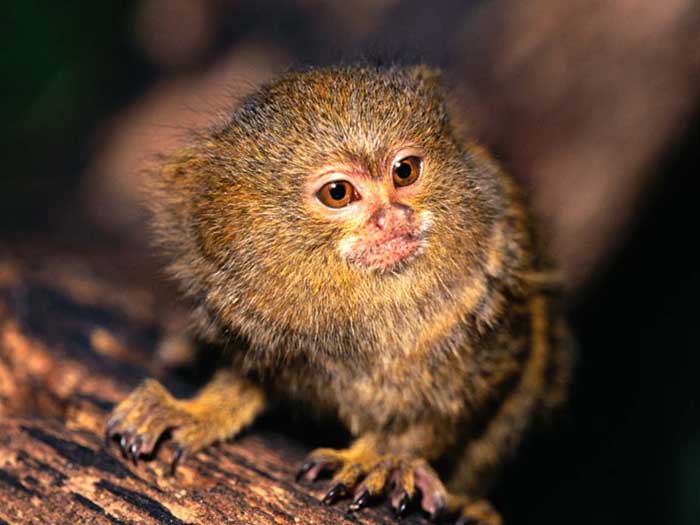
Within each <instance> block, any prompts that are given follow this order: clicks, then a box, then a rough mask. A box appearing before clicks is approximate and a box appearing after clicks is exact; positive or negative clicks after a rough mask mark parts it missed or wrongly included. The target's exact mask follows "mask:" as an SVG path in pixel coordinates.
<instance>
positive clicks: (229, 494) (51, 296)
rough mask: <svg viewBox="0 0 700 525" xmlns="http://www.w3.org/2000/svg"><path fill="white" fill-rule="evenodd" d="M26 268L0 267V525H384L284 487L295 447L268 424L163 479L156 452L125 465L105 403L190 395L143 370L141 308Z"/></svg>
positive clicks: (138, 297)
mask: <svg viewBox="0 0 700 525" xmlns="http://www.w3.org/2000/svg"><path fill="white" fill-rule="evenodd" d="M81 264H82V263H81ZM26 266H27V265H26V264H24V263H21V264H20V263H18V262H17V261H12V260H10V259H9V258H0V525H5V524H8V523H9V524H12V525H19V524H29V523H31V524H33V523H37V524H38V523H41V524H45V523H51V524H63V523H65V524H80V523H90V524H123V523H144V524H173V525H181V524H194V523H197V524H220V523H236V524H255V525H258V524H260V525H262V524H292V523H301V524H309V525H313V524H319V525H321V524H343V523H359V524H368V525H369V524H380V523H381V524H390V523H392V524H393V523H395V520H394V519H393V517H392V516H391V514H390V513H389V510H388V509H387V508H386V507H385V506H384V505H378V506H376V507H374V508H369V509H365V510H363V511H361V512H359V513H356V514H348V513H347V512H346V508H347V503H346V502H345V503H343V502H341V503H340V504H338V505H336V506H333V507H328V506H324V505H321V504H320V497H322V495H323V493H324V492H323V489H327V488H328V487H327V485H326V484H323V483H321V484H319V485H314V486H311V485H308V484H298V483H296V482H295V481H294V474H295V471H296V469H297V467H298V466H299V464H300V461H301V460H302V459H303V456H304V454H305V453H306V452H308V450H307V448H308V447H305V446H304V445H302V444H301V443H299V442H297V441H296V440H295V439H294V438H292V437H289V433H288V432H287V431H288V430H293V429H288V428H284V427H280V425H279V424H277V426H275V420H273V421H272V429H265V428H258V427H253V429H251V430H250V431H248V432H247V433H245V435H244V436H242V437H241V438H239V439H236V440H234V441H232V442H227V443H221V444H219V445H216V446H213V447H210V448H209V449H207V450H206V451H204V452H201V453H198V454H196V455H195V456H194V457H189V458H187V459H186V460H185V462H184V463H183V464H181V465H180V466H179V467H178V470H177V473H176V475H175V476H174V477H173V476H170V475H169V461H168V460H169V458H170V454H171V453H172V447H171V446H170V445H169V444H168V443H167V441H166V442H165V443H164V444H163V446H161V447H160V450H159V451H158V453H157V454H156V457H155V458H153V459H151V460H148V461H141V462H139V464H138V465H137V466H134V465H133V464H131V463H129V462H128V461H126V460H125V459H123V458H122V457H121V455H119V453H118V451H117V447H116V446H115V445H114V444H112V446H107V445H106V444H105V443H104V439H103V433H104V426H105V419H106V416H107V414H108V413H109V411H110V409H111V407H112V406H113V405H114V403H116V402H118V401H119V400H121V399H123V398H124V396H126V395H127V394H128V393H129V392H130V391H131V390H132V389H133V388H134V387H135V386H136V385H137V384H138V383H139V382H140V381H141V380H142V379H144V378H145V377H147V376H149V375H156V376H159V375H160V376H161V377H159V379H161V380H163V381H164V382H165V383H166V384H167V385H168V386H169V387H170V388H171V389H173V390H174V391H175V392H180V393H187V392H188V391H189V392H191V391H192V389H193V387H192V385H189V384H187V383H185V382H183V381H178V380H177V379H174V378H173V377H172V375H170V376H169V375H167V374H165V375H163V374H162V373H161V372H160V371H159V367H158V365H157V364H156V365H154V364H153V363H154V362H155V363H157V360H156V359H155V357H154V354H153V348H155V346H156V342H157V340H158V338H159V330H160V329H161V328H160V326H159V325H158V323H157V322H156V321H155V319H156V317H155V316H154V308H153V306H152V304H153V303H152V302H151V298H150V296H149V295H148V293H146V292H144V290H139V289H128V287H123V286H120V285H118V283H116V282H111V280H110V279H104V278H99V277H95V275H94V274H92V273H91V272H90V271H89V270H85V268H83V270H78V271H74V270H71V269H70V267H73V266H76V265H73V264H67V265H66V266H67V267H69V269H68V270H66V271H64V270H63V269H57V267H56V266H55V265H53V264H49V265H48V266H50V267H47V265H44V267H43V268H36V269H34V270H26V269H25V268H26ZM268 426H269V425H268ZM292 433H293V432H292ZM404 523H413V524H417V523H426V521H425V520H424V519H423V518H422V517H419V516H417V515H414V516H412V517H410V518H409V519H407V520H405V521H404Z"/></svg>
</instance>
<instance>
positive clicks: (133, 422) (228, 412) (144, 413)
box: [105, 370, 265, 472]
mask: <svg viewBox="0 0 700 525" xmlns="http://www.w3.org/2000/svg"><path fill="white" fill-rule="evenodd" d="M264 405H265V396H264V394H263V391H262V390H261V389H260V388H259V387H258V386H256V385H254V384H252V383H250V382H248V381H247V380H245V379H243V378H241V377H239V376H237V375H236V374H234V373H233V372H231V371H228V370H225V371H220V372H218V373H217V374H216V375H215V376H214V378H213V379H212V381H211V382H210V383H209V384H207V385H206V386H205V387H204V388H203V389H202V390H201V391H200V392H199V393H198V394H197V395H196V396H195V397H194V398H192V399H185V400H179V399H175V398H174V397H173V396H172V395H170V393H169V392H168V391H167V390H166V389H165V388H164V387H163V386H162V385H161V384H160V383H159V382H158V381H155V380H153V379H147V380H146V381H144V382H143V383H142V384H141V385H140V386H139V387H138V388H137V389H136V390H134V391H133V392H132V393H131V395H130V396H129V397H127V398H126V399H125V400H124V401H122V402H121V403H120V404H119V405H118V406H117V407H116V408H115V409H114V411H113V412H112V414H111V416H110V417H109V420H108V422H107V429H106V436H105V437H106V440H107V444H109V442H110V441H111V440H112V439H113V438H114V437H115V436H121V439H120V442H119V444H120V447H121V449H122V452H123V453H124V454H125V455H129V456H131V458H132V459H133V461H134V464H136V462H137V460H138V458H139V457H140V456H144V455H150V454H152V453H153V450H154V448H155V446H156V443H157V442H158V440H159V439H160V437H161V436H162V435H163V434H164V433H165V432H166V431H172V438H173V440H174V441H175V443H176V445H177V448H176V449H175V454H174V455H173V460H172V472H174V471H175V468H176V467H177V464H178V463H179V462H180V461H182V460H183V459H184V457H185V456H186V455H187V454H191V453H194V452H197V451H198V450H201V449H202V448H204V447H206V446H207V445H210V444H212V443H214V442H215V441H219V440H222V439H226V438H228V437H232V436H234V435H236V434H237V433H238V432H239V431H240V430H241V429H242V428H243V427H245V426H246V425H248V424H250V423H251V422H252V421H253V420H254V419H255V417H256V416H257V415H258V414H259V413H260V412H261V411H262V409H263V408H264Z"/></svg>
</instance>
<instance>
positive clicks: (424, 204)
mask: <svg viewBox="0 0 700 525" xmlns="http://www.w3.org/2000/svg"><path fill="white" fill-rule="evenodd" d="M401 146H414V147H418V148H420V149H421V150H422V151H424V152H425V156H424V158H423V172H422V174H421V177H422V186H421V188H422V190H421V192H420V194H419V195H418V196H417V197H416V198H415V199H414V200H413V201H412V203H411V205H412V206H414V207H415V208H416V209H417V210H420V211H428V212H429V213H430V227H429V229H428V231H427V233H426V237H425V241H424V244H423V246H422V249H421V251H420V253H419V254H418V256H417V257H416V258H415V259H414V260H412V261H411V262H410V263H409V264H406V265H405V266H403V267H400V268H398V269H395V270H394V271H386V272H381V271H376V270H371V269H367V268H362V267H360V266H357V265H353V264H351V263H349V262H348V261H347V260H345V259H344V258H343V257H342V256H341V254H340V253H339V251H338V249H337V246H338V242H339V241H340V240H342V239H343V238H344V236H346V235H348V234H349V232H348V231H345V229H344V228H345V226H343V225H341V224H335V223H334V224H330V223H328V222H327V221H324V220H323V219H322V218H319V217H317V216H314V215H313V214H312V213H309V211H308V209H307V207H305V205H304V199H303V192H304V187H305V186H304V184H305V181H306V180H307V177H308V175H309V173H311V172H312V171H313V170H314V169H316V168H317V167H319V166H321V165H324V164H328V163H332V162H336V161H337V162H346V163H347V162H352V163H355V164H358V163H359V164H361V165H362V166H364V167H365V168H366V170H367V171H368V172H369V173H370V174H372V175H376V174H378V173H379V171H380V169H381V159H382V158H384V157H385V156H386V155H387V154H388V152H389V151H391V150H392V149H394V148H396V147H401ZM149 200H150V202H151V203H152V208H153V212H154V217H155V227H156V232H157V237H158V240H159V242H160V243H161V244H162V245H163V246H164V247H165V248H166V249H167V251H168V253H169V256H170V258H171V264H170V267H169V269H170V272H171V273H172V275H173V276H174V277H175V278H176V280H177V281H178V283H179V284H180V286H181V288H182V290H183V291H184V293H185V294H187V295H188V296H190V298H191V299H192V300H193V301H194V302H195V304H196V310H195V314H194V321H195V324H196V330H197V331H198V332H199V334H200V335H201V336H204V337H206V338H208V339H210V340H213V341H218V342H220V343H222V344H226V341H227V340H228V334H235V335H236V336H237V337H240V338H242V339H243V340H245V342H246V345H245V348H243V349H238V350H237V351H236V352H235V353H234V355H233V357H232V360H233V366H234V367H236V368H237V369H238V370H239V371H241V373H246V372H249V371H255V373H256V375H258V376H259V377H263V378H273V379H274V381H272V382H271V383H274V388H273V389H271V390H270V391H269V392H268V394H269V395H273V396H274V395H276V394H282V395H285V396H291V397H293V398H297V399H299V400H302V401H305V402H307V403H308V404H309V406H311V407H313V408H315V409H318V410H323V411H327V412H330V413H332V414H335V415H337V416H338V417H339V418H340V419H341V420H342V421H343V422H344V423H345V424H346V425H347V426H348V428H349V429H350V430H351V432H352V433H353V434H354V435H356V436H363V435H367V434H372V435H382V436H385V439H384V440H383V441H384V442H385V443H386V447H385V448H389V447H394V448H395V449H397V450H399V452H401V453H402V454H409V455H411V456H415V457H421V458H425V459H427V460H437V459H439V458H443V457H446V456H448V457H453V458H455V462H454V464H455V465H456V466H455V468H454V470H453V472H451V473H449V474H448V476H449V480H450V483H449V486H450V488H451V489H452V490H454V491H457V492H465V491H466V493H468V494H469V495H470V496H472V495H479V494H482V493H483V492H484V491H485V490H486V489H487V487H488V484H487V483H486V481H487V479H490V477H491V474H492V473H493V472H495V467H497V466H498V465H499V464H500V463H501V460H502V458H503V457H504V456H506V455H508V454H509V453H510V452H511V451H512V450H513V449H514V448H515V446H516V445H517V444H518V442H519V441H520V439H521V437H522V435H523V433H524V432H525V430H526V429H527V428H528V427H529V426H530V425H531V423H532V421H533V420H534V417H535V416H536V415H537V414H538V413H544V412H546V411H547V410H549V409H551V408H552V407H553V406H556V405H558V404H559V403H560V401H561V400H562V399H563V398H564V390H565V386H566V383H567V382H568V370H569V359H568V353H567V345H566V344H565V341H566V335H565V329H564V326H563V323H562V321H561V318H560V316H559V314H558V313H557V311H556V309H553V308H552V307H551V305H552V300H551V297H549V296H548V295H546V294H544V293H543V290H542V287H541V286H540V282H541V279H539V278H536V277H537V276H540V277H541V276H542V275H545V274H546V272H548V271H549V268H547V267H545V266H544V263H543V260H544V258H543V257H542V256H541V255H540V253H541V252H540V249H539V246H538V242H537V240H536V239H535V237H534V234H533V231H532V220H531V219H530V217H529V215H528V213H527V211H526V207H525V205H524V202H523V198H522V195H521V191H520V190H519V189H518V187H517V186H516V184H515V183H514V181H513V180H512V179H511V177H510V176H508V175H507V174H505V173H504V172H503V171H502V170H501V168H500V167H499V166H498V165H497V164H496V163H495V162H494V161H493V160H492V159H491V158H490V157H489V155H488V154H487V153H486V152H485V151H484V150H483V149H482V148H480V147H478V146H477V145H475V144H474V143H473V142H472V141H470V140H469V139H465V138H464V137H461V136H460V134H459V133H458V132H457V131H456V126H455V125H454V124H453V122H451V120H450V116H449V114H448V108H447V107H446V102H445V97H444V95H443V93H442V90H441V87H440V85H439V78H438V75H437V74H436V73H434V72H433V71H432V70H429V69H428V68H426V67H424V66H416V67H410V68H400V67H385V68H374V67H366V66H349V67H335V68H324V69H311V70H307V71H301V72H293V73H288V74H286V75H284V76H282V77H281V78H280V79H278V80H276V81H274V82H273V83H270V84H268V85H266V86H263V87H262V88H261V89H260V90H259V91H258V92H257V93H256V94H254V95H252V96H250V97H249V98H248V99H246V100H245V101H244V103H243V104H242V105H241V106H240V107H239V108H238V109H237V110H235V111H234V112H233V113H232V115H231V117H230V120H229V121H228V122H226V123H225V124H224V125H222V126H220V127H219V128H218V129H216V130H215V131H213V132H211V133H210V134H208V135H207V136H206V137H203V138H201V139H200V140H198V141H196V142H195V143H194V144H192V145H191V146H190V147H188V148H187V149H185V150H184V151H181V152H180V153H178V154H177V155H175V156H174V157H172V158H170V159H169V160H168V162H167V163H166V164H165V165H164V166H163V167H162V169H160V170H158V172H157V173H155V174H154V176H153V177H152V180H151V183H150V194H149ZM266 388H270V387H266ZM386 452H394V450H391V451H386V450H385V451H382V453H386ZM488 520H489V518H488V517H485V518H484V521H485V522H488ZM496 522H497V521H494V523H496Z"/></svg>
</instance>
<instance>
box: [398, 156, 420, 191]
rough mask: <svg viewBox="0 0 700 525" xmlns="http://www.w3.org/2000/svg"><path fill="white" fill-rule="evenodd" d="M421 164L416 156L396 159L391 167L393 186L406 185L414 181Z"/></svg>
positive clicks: (418, 173)
mask: <svg viewBox="0 0 700 525" xmlns="http://www.w3.org/2000/svg"><path fill="white" fill-rule="evenodd" d="M421 164H422V162H421V160H420V159H419V158H418V157H406V158H404V159H401V160H399V161H396V162H395V163H394V167H393V168H392V176H393V178H394V186H408V185H410V184H413V183H414V182H416V179H417V178H418V175H420V170H421Z"/></svg>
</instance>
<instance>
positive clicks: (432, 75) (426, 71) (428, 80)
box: [410, 64, 442, 88]
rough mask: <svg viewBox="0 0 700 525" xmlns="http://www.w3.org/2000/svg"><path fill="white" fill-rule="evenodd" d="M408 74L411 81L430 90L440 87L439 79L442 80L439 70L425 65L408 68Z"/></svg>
mask: <svg viewBox="0 0 700 525" xmlns="http://www.w3.org/2000/svg"><path fill="white" fill-rule="evenodd" d="M410 73H411V77H412V78H413V79H415V80H417V81H419V82H422V83H424V84H425V85H426V86H428V87H431V88H435V87H438V86H439V85H440V79H441V78H442V71H441V70H439V69H437V68H432V67H429V66H426V65H425V64H418V65H415V66H412V67H411V68H410Z"/></svg>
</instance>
